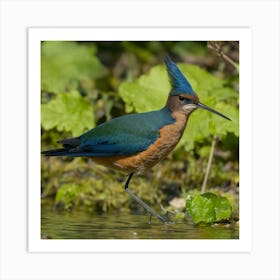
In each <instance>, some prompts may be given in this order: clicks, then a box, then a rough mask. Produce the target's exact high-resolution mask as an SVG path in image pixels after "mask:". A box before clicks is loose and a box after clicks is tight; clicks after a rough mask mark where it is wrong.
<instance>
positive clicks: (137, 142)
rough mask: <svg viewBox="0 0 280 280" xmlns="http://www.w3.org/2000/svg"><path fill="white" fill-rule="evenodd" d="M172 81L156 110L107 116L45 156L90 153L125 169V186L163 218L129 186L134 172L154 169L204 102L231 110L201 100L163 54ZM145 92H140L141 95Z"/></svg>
mask: <svg viewBox="0 0 280 280" xmlns="http://www.w3.org/2000/svg"><path fill="white" fill-rule="evenodd" d="M164 62H165V66H166V70H167V73H168V77H169V82H170V85H171V90H170V92H169V94H168V97H167V102H166V105H165V106H164V107H163V108H161V109H159V110H155V111H150V112H144V113H134V114H127V115H123V116H119V117H116V118H113V119H112V120H110V121H107V122H104V123H102V124H100V125H98V126H96V127H94V128H93V129H91V130H89V131H88V132H85V133H84V134H82V135H80V136H78V137H74V138H69V139H64V140H60V141H58V143H60V144H61V145H62V147H61V148H58V149H53V150H47V151H43V152H42V154H44V155H45V156H68V157H90V158H92V160H93V161H94V162H95V163H97V164H101V165H103V166H106V167H109V168H113V169H117V170H120V171H123V172H125V173H126V174H127V175H128V178H127V180H126V182H125V185H124V189H125V191H126V192H127V193H128V194H129V195H130V196H131V198H132V199H134V200H135V201H136V202H137V203H139V204H140V205H141V206H142V207H143V208H144V209H146V211H148V212H149V213H150V217H151V216H152V215H153V216H155V217H157V218H158V219H159V220H160V221H161V222H163V223H166V222H168V220H167V218H166V217H164V216H161V215H160V214H158V213H157V212H156V211H155V210H154V209H153V208H151V207H150V206H149V205H148V204H146V203H145V202H144V201H143V200H142V199H141V198H140V197H138V196H137V195H135V194H134V193H133V192H132V191H131V190H130V188H129V183H130V181H131V178H132V176H133V175H134V174H141V173H144V172H145V171H147V170H150V169H151V168H152V167H153V166H154V165H156V164H157V163H158V162H160V161H161V160H162V159H164V158H166V156H167V155H168V154H169V153H170V152H171V151H172V150H173V149H174V148H175V147H176V145H177V144H178V142H179V140H180V139H181V137H182V135H183V132H184V130H185V128H186V125H187V122H188V119H189V117H190V115H191V114H192V113H193V112H194V111H195V110H197V109H199V108H201V109H204V110H208V111H210V112H212V113H214V114H217V115H219V116H221V117H223V118H224V119H227V120H230V118H228V117H227V116H225V115H223V114H222V113H219V112H217V111H216V110H214V109H212V108H210V107H208V106H207V105H204V104H203V103H201V102H200V100H199V97H198V95H197V93H196V92H195V91H194V90H193V88H192V86H191V84H190V83H189V81H188V80H187V77H185V76H184V75H183V73H182V72H181V70H180V69H179V67H178V66H177V65H176V63H175V62H174V61H173V60H172V59H171V58H170V57H169V56H166V57H165V58H164ZM139 98H141V97H139Z"/></svg>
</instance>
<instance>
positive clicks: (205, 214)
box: [186, 192, 232, 223]
mask: <svg viewBox="0 0 280 280" xmlns="http://www.w3.org/2000/svg"><path fill="white" fill-rule="evenodd" d="M186 210H187V212H188V214H189V215H190V216H191V217H192V219H193V221H194V222H195V223H200V222H205V223H213V222H219V221H221V220H228V219H229V218H230V216H231V212H232V207H231V204H230V202H229V200H228V199H227V198H226V197H222V196H217V195H216V194H214V193H210V192H208V193H204V194H201V195H196V196H194V197H192V196H190V195H188V197H187V199H186Z"/></svg>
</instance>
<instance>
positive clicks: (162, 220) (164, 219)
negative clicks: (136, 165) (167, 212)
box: [125, 173, 167, 223]
mask: <svg viewBox="0 0 280 280" xmlns="http://www.w3.org/2000/svg"><path fill="white" fill-rule="evenodd" d="M132 176H133V173H131V174H130V175H129V176H128V179H127V181H126V183H125V191H126V192H127V193H128V194H129V195H130V196H131V197H132V198H133V199H134V200H135V201H136V202H138V203H139V204H140V205H141V206H142V207H143V208H144V209H146V210H147V211H148V212H149V213H150V214H151V215H154V216H155V217H157V218H158V219H159V220H160V221H161V222H163V223H165V222H167V219H166V218H164V217H162V216H160V215H159V214H158V213H157V212H156V211H155V210H154V209H152V208H151V207H150V206H149V205H147V204H146V203H145V202H144V201H143V200H141V199H140V198H139V197H138V196H137V195H135V194H134V193H133V192H131V190H130V189H129V188H128V184H129V182H130V179H131V178H132Z"/></svg>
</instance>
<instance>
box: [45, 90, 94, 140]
mask: <svg viewBox="0 0 280 280" xmlns="http://www.w3.org/2000/svg"><path fill="white" fill-rule="evenodd" d="M41 116H42V119H41V121H42V126H43V128H44V129H46V130H49V129H52V128H56V129H57V130H58V131H69V132H71V133H72V135H73V136H77V135H80V134H81V133H82V132H84V131H86V130H87V129H90V128H92V127H93V126H94V115H93V112H92V106H91V104H90V102H89V101H87V100H86V99H85V98H82V97H81V96H80V94H79V92H77V91H72V92H69V93H62V94H59V95H58V96H57V97H56V98H55V99H53V100H51V101H50V102H49V103H47V104H43V105H41Z"/></svg>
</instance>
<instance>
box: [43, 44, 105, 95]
mask: <svg viewBox="0 0 280 280" xmlns="http://www.w3.org/2000/svg"><path fill="white" fill-rule="evenodd" d="M41 52H42V56H41V88H42V90H44V91H47V92H52V93H61V92H64V91H65V90H66V89H77V88H78V85H79V81H80V80H83V79H86V78H100V77H102V76H104V74H105V73H106V69H105V68H104V66H103V65H102V64H101V63H100V61H99V59H98V58H97V57H96V56H95V55H94V54H95V53H96V48H95V47H94V45H81V44H78V43H77V42H65V41H48V42H43V43H42V50H41Z"/></svg>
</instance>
